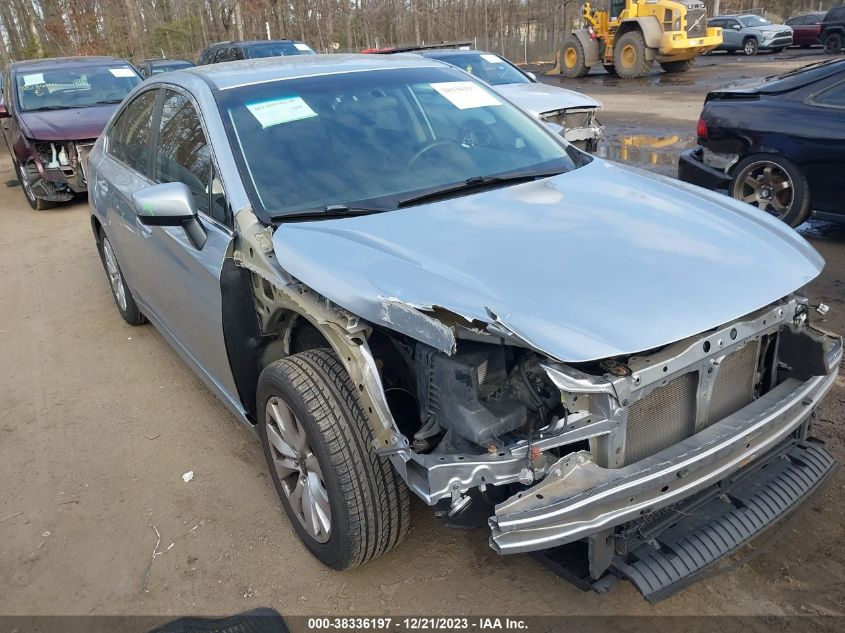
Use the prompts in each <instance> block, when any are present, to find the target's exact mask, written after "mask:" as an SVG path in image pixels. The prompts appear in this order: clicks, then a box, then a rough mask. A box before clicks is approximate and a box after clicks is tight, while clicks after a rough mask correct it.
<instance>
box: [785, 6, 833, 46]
mask: <svg viewBox="0 0 845 633" xmlns="http://www.w3.org/2000/svg"><path fill="white" fill-rule="evenodd" d="M823 19H824V13H823V12H822V13H806V14H804V15H796V16H793V17H791V18H789V19H788V20H787V21H786V22H785V24H786V25H787V26H791V27H792V44H793V46H800V47H801V48H810V47H811V46H817V45H819V44H821V41H820V40H819V36H820V35H821V32H822V20H823Z"/></svg>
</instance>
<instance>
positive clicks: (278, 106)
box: [246, 96, 317, 128]
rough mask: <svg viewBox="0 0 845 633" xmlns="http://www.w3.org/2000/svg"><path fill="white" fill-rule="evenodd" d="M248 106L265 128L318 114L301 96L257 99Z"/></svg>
mask: <svg viewBox="0 0 845 633" xmlns="http://www.w3.org/2000/svg"><path fill="white" fill-rule="evenodd" d="M246 107H247V109H248V110H249V111H250V112H252V116H254V117H255V118H256V119H258V122H259V123H260V124H261V127H263V128H268V127H272V126H274V125H279V124H280V123H290V122H291V121H300V120H302V119H310V118H311V117H315V116H317V113H316V112H314V110H312V109H311V107H310V106H309V105H308V104H307V103H305V101H304V100H303V99H302V97H299V96H293V97H282V98H281V99H268V100H267V101H256V102H253V103H247V104H246Z"/></svg>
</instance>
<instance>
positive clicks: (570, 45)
mask: <svg viewBox="0 0 845 633" xmlns="http://www.w3.org/2000/svg"><path fill="white" fill-rule="evenodd" d="M560 72H561V73H563V76H564V77H569V78H570V79H575V78H577V77H584V76H586V74H587V73H589V72H590V67H589V66H587V57H586V55H585V54H584V47H583V46H582V45H581V40H579V39H578V37H577V36H575V35H573V34H571V33H570V34H569V35H567V36H566V37H565V38H564V39H563V46H562V47H561V49H560Z"/></svg>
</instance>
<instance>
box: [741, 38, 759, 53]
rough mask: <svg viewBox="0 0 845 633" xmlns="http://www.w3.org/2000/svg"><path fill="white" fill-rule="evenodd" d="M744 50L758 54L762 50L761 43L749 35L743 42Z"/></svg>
mask: <svg viewBox="0 0 845 633" xmlns="http://www.w3.org/2000/svg"><path fill="white" fill-rule="evenodd" d="M742 50H743V52H744V53H745V54H746V55H756V54H757V51H759V50H760V45H759V44H758V43H757V40H755V39H754V38H753V37H749V38H748V39H747V40H745V42H743V44H742Z"/></svg>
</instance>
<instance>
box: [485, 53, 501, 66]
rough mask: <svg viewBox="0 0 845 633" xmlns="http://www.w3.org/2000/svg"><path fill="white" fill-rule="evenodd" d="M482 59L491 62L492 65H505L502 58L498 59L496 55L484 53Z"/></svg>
mask: <svg viewBox="0 0 845 633" xmlns="http://www.w3.org/2000/svg"><path fill="white" fill-rule="evenodd" d="M481 59H483V60H484V61H485V62H490V63H491V64H501V63H503V62H502V60H501V58H499V57H496V56H495V55H491V54H490V53H483V54H482V55H481Z"/></svg>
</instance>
